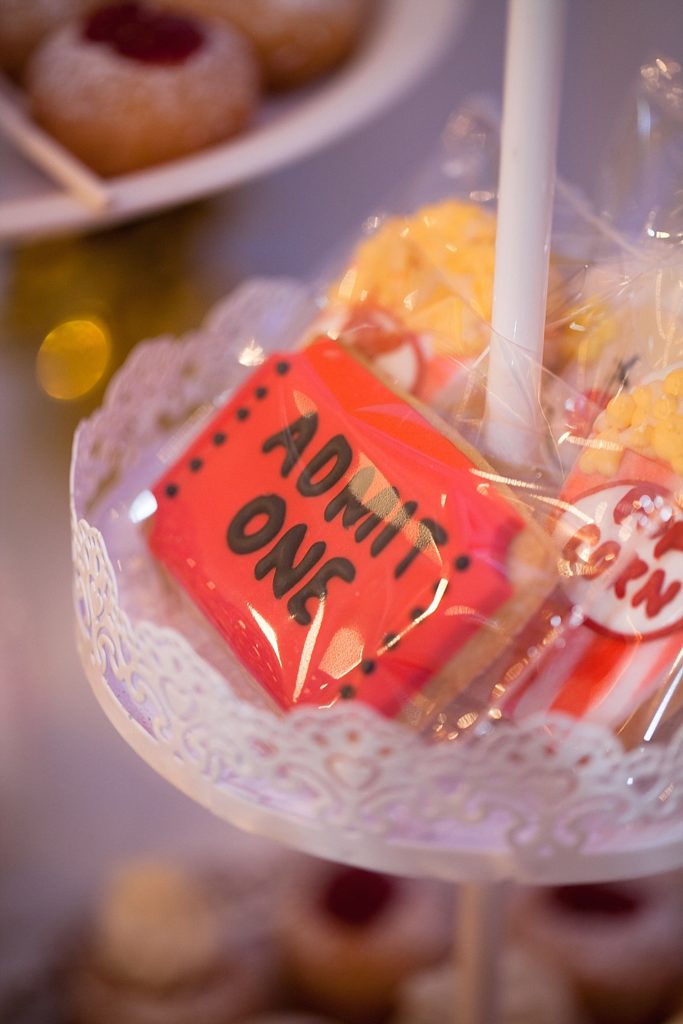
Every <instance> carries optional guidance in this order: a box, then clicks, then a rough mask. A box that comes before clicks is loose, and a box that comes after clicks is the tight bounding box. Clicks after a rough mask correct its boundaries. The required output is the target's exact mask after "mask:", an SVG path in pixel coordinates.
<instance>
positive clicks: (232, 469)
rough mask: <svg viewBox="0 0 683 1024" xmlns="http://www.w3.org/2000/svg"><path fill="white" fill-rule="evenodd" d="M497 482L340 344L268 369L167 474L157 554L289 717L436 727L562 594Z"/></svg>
mask: <svg viewBox="0 0 683 1024" xmlns="http://www.w3.org/2000/svg"><path fill="white" fill-rule="evenodd" d="M491 476H492V474H489V473H487V471H486V467H484V466H483V464H482V463H481V461H480V460H479V458H478V456H476V454H475V453H474V452H472V451H471V450H470V449H469V448H468V447H467V446H466V445H465V443H464V442H462V440H460V439H458V438H456V437H455V435H449V436H446V434H444V433H443V432H442V430H441V429H437V427H436V426H435V424H434V423H433V422H432V421H431V419H430V418H429V414H427V413H426V412H425V411H424V410H422V409H420V408H418V407H416V406H415V405H414V404H412V403H411V402H410V401H408V400H406V399H405V398H403V397H401V396H399V395H398V394H396V393H395V392H394V391H393V390H391V389H390V388H389V387H388V386H387V385H386V384H384V383H383V382H382V381H381V380H379V379H378V378H377V377H375V376H374V374H373V373H371V372H370V371H369V370H368V368H367V367H366V366H365V365H364V364H363V363H361V362H360V361H359V360H358V359H356V358H355V357H354V356H353V355H351V354H350V353H349V352H348V351H346V350H345V349H344V348H343V347H341V346H340V345H338V344H337V343H335V342H334V341H331V340H330V339H327V338H325V339H321V340H319V341H317V342H315V343H314V344H313V345H311V346H309V347H308V348H306V349H304V350H302V351H299V352H296V353H292V354H288V355H276V356H273V357H271V358H270V359H269V360H268V361H267V362H265V363H264V364H263V365H262V366H261V367H260V368H259V369H258V370H257V371H256V372H255V373H254V374H253V375H252V377H251V378H250V380H249V381H248V383H247V384H246V385H245V386H244V387H243V388H242V389H241V390H240V391H239V392H238V393H237V394H236V395H235V396H234V397H233V398H232V400H231V401H230V402H229V403H228V404H227V405H226V406H225V407H224V408H223V409H222V410H221V411H220V412H219V414H218V415H217V416H216V417H215V419H214V420H213V422H212V423H211V424H210V425H209V427H208V428H207V429H206V430H205V431H204V432H203V433H202V435H201V436H200V437H199V438H198V439H197V440H196V441H195V442H194V443H193V444H192V445H191V446H190V448H189V449H188V450H187V452H186V453H185V454H184V455H183V456H182V457H181V458H180V460H179V461H178V462H177V463H176V464H175V465H173V466H172V467H171V468H170V469H169V470H168V472H167V473H165V475H164V476H163V478H162V479H161V480H160V481H159V482H158V483H157V485H156V486H155V488H154V495H155V498H156V501H157V506H158V507H157V511H156V513H155V516H154V521H153V525H152V529H151V532H150V535H149V543H150V545H151V548H152V551H153V552H154V554H155V555H156V556H157V558H158V559H159V560H160V561H161V562H162V563H163V564H164V565H165V566H166V567H167V568H168V570H169V571H170V572H171V574H172V575H173V576H174V577H176V579H177V580H178V581H179V582H180V583H181V584H182V586H183V587H184V588H185V589H186V590H187V592H188V593H189V594H190V595H191V597H192V598H193V599H194V601H195V602H196V604H197V605H198V606H199V607H200V608H201V609H202V611H203V612H204V614H205V615H206V616H207V618H208V619H209V620H210V621H211V622H212V623H213V625H214V626H215V627H216V628H217V629H218V630H219V631H220V633H221V634H222V635H223V636H224V638H225V639H226V641H227V642H228V644H229V645H230V646H231V648H232V649H233V651H234V652H235V653H236V655H237V656H238V657H239V658H240V659H241V660H242V661H243V663H244V664H245V665H246V667H247V668H248V669H249V670H250V672H251V673H252V674H253V676H254V677H255V679H256V680H258V682H259V683H260V684H261V686H262V687H263V688H264V689H265V690H266V691H267V693H268V694H269V695H270V697H271V698H272V700H273V702H274V703H275V704H276V705H277V706H278V707H279V708H281V709H283V710H288V709H290V708H292V707H294V706H296V705H303V704H308V705H315V706H319V707H324V706H329V705H332V704H334V703H336V702H337V701H339V700H354V699H355V700H361V701H364V702H365V703H367V704H370V705H372V706H373V707H374V708H376V709H377V710H379V711H381V712H382V713H384V714H386V715H389V716H401V717H403V718H406V719H408V720H410V721H411V722H413V723H415V724H422V723H423V721H425V720H426V719H428V718H429V717H431V716H432V715H433V714H434V713H435V712H436V711H437V710H438V709H440V708H441V707H443V706H444V705H445V704H447V703H448V701H449V699H450V698H451V697H453V696H455V695H456V694H457V693H459V692H460V691H462V689H463V688H464V687H465V686H466V685H467V684H468V682H470V681H471V680H472V679H474V678H475V677H476V676H477V675H478V674H479V673H480V672H481V671H482V670H483V669H484V668H485V667H486V665H487V664H489V663H490V662H492V661H493V660H494V659H495V658H496V657H497V655H499V654H500V652H501V650H502V648H503V647H504V645H505V644H506V643H507V642H508V641H509V639H510V638H511V636H513V635H514V634H515V633H516V632H518V631H519V630H520V629H521V628H522V626H524V625H525V624H526V623H527V622H528V620H529V618H530V617H531V616H532V615H533V613H534V612H535V611H536V610H537V609H538V607H539V605H540V604H541V603H542V601H543V600H544V598H545V596H546V594H547V593H548V591H549V590H550V589H551V588H552V586H553V584H554V567H555V559H554V549H553V548H552V547H551V545H550V544H549V542H548V541H547V539H546V538H545V537H544V534H543V532H542V531H541V530H540V529H538V528H537V527H536V526H535V525H534V524H533V523H532V522H530V521H529V520H528V518H527V516H526V513H525V512H524V510H523V509H521V508H520V507H519V506H518V505H516V504H515V503H514V501H513V500H512V497H511V495H509V494H508V493H507V492H506V491H505V489H504V488H502V487H497V486H496V485H495V484H494V483H492V481H491Z"/></svg>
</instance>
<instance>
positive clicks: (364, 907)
mask: <svg viewBox="0 0 683 1024" xmlns="http://www.w3.org/2000/svg"><path fill="white" fill-rule="evenodd" d="M395 888H396V887H395V884H394V882H392V880H391V879H390V878H387V877H386V875H378V874H375V873H374V872H372V871H363V869H362V868H341V869H340V870H339V871H338V872H337V873H336V874H335V875H334V877H333V878H332V879H331V881H330V883H329V885H328V887H327V889H326V891H325V893H324V896H323V907H324V909H325V912H326V913H327V914H328V915H329V916H330V917H333V918H335V920H337V921H341V922H342V923H343V924H348V925H352V926H354V927H356V928H361V927H363V926H365V925H369V924H371V923H372V921H374V920H376V919H377V918H378V917H379V916H380V915H381V913H382V911H383V910H384V909H385V907H386V906H387V904H388V903H390V901H391V899H392V898H393V896H394V893H395Z"/></svg>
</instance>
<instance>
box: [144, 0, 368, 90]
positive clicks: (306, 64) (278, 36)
mask: <svg viewBox="0 0 683 1024" xmlns="http://www.w3.org/2000/svg"><path fill="white" fill-rule="evenodd" d="M163 3H164V4H165V5H167V6H171V7H174V8H178V9H179V10H187V11H195V12H196V13H198V14H201V15H202V16H204V17H209V18H215V19H216V20H217V21H222V22H227V23H228V24H229V25H233V26H234V27H236V28H238V29H239V30H240V31H241V32H244V34H245V35H246V36H247V38H248V39H249V40H250V41H251V43H252V45H253V47H254V49H255V51H256V53H257V55H258V58H259V61H260V64H261V69H262V73H263V80H264V83H265V85H266V86H267V87H268V88H270V89H275V90H279V89H291V88H294V87H295V86H298V85H303V84H304V83H306V82H310V81H312V80H313V79H315V78H317V77H318V76H320V75H323V74H325V73H326V72H328V71H331V70H332V69H333V68H335V67H337V66H338V65H339V64H341V63H342V61H344V60H345V59H346V58H347V57H348V56H349V55H350V53H351V52H352V51H353V48H354V46H355V45H356V43H357V42H358V40H359V38H360V36H361V34H362V31H363V28H364V27H365V25H366V23H367V22H368V20H369V18H370V16H371V12H372V8H373V7H374V5H375V0H249V2H248V3H246V2H245V0H163Z"/></svg>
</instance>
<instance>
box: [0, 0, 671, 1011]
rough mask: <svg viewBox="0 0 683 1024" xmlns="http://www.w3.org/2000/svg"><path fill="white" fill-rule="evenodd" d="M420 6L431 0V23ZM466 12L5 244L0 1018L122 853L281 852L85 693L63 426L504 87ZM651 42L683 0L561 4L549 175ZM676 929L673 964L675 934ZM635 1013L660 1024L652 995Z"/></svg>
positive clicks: (0, 335) (402, 174)
mask: <svg viewBox="0 0 683 1024" xmlns="http://www.w3.org/2000/svg"><path fill="white" fill-rule="evenodd" d="M5 2H7V0H0V5H2V4H3V3H5ZM27 2H28V0H27ZM416 2H417V0H416ZM429 9H430V0H421V10H422V12H423V16H424V18H429ZM455 22H456V23H457V24H456V25H454V30H453V31H452V32H451V34H450V36H449V37H447V38H444V40H443V45H442V47H441V50H440V52H438V53H435V54H433V55H432V57H430V60H429V63H428V66H426V67H425V68H424V69H423V71H422V73H421V75H420V77H419V80H418V81H417V82H416V83H415V84H414V85H412V86H411V88H410V89H409V91H408V92H407V93H405V92H404V93H401V94H400V95H398V96H397V97H396V98H395V99H394V100H393V101H392V103H391V104H390V105H389V106H386V107H385V108H384V109H383V110H382V111H381V112H380V113H378V114H377V115H376V116H375V117H374V118H373V119H372V120H371V121H370V122H369V123H365V124H363V125H362V126H360V127H358V128H353V127H352V128H350V129H349V130H348V131H347V132H346V133H345V134H344V136H343V137H342V138H339V139H337V140H335V141H333V142H331V143H329V144H327V145H325V146H324V148H322V149H319V150H317V151H314V152H312V153H311V154H309V155H307V156H305V157H304V158H302V159H301V160H299V161H297V162H295V163H292V164H290V165H288V166H285V167H282V168H281V169H278V170H275V171H273V172H272V173H270V174H267V175H264V176H260V177H258V178H255V179H254V180H247V181H245V182H244V183H242V184H240V185H237V186H235V187H233V188H231V189H230V190H228V191H225V192H224V193H219V194H216V195H212V196H210V197H207V198H206V199H202V200H200V201H196V202H193V203H191V204H188V205H184V206H179V207H174V208H170V209H167V210H165V211H163V212H161V213H156V214H154V215H152V216H149V217H142V218H139V219H136V220H133V221H132V222H130V223H125V224H122V225H119V226H113V227H110V228H106V229H102V230H94V231H92V232H88V233H84V234H69V233H65V234H62V235H59V236H57V237H51V238H48V239H41V238H39V237H32V238H30V239H29V238H14V239H11V240H6V241H4V242H0V488H1V494H2V504H1V509H2V511H1V512H0V524H1V528H0V1020H1V1021H3V1024H4V1021H7V1022H11V1021H13V1020H21V1019H26V1020H28V1019H30V1018H29V1016H26V1017H22V1016H21V1015H22V1014H28V1013H29V1010H28V1009H27V1006H28V1002H22V1001H21V1000H15V1001H14V1002H11V1001H7V1002H5V1003H4V1004H3V996H2V988H1V985H2V983H1V978H2V974H3V963H4V966H5V967H6V968H7V970H8V974H7V975H6V977H9V973H10V971H9V968H10V966H11V970H12V971H16V972H18V973H17V974H16V976H17V977H18V976H21V978H22V979H23V980H22V981H21V985H24V986H25V987H26V986H27V987H28V988H29V989H31V988H32V987H34V983H33V982H32V981H28V982H27V981H26V978H28V977H29V976H30V971H32V970H34V969H35V970H36V971H38V973H39V968H38V967H36V966H35V965H36V964H38V962H39V961H40V956H39V955H38V953H35V951H36V950H39V951H44V950H45V947H47V948H48V951H49V953H50V957H51V956H52V954H53V953H54V952H55V949H56V948H57V947H58V946H59V943H60V941H61V940H60V939H59V936H61V935H64V934H66V931H65V929H67V928H71V927H72V926H73V923H74V922H77V921H78V920H79V919H81V916H82V915H83V914H84V913H89V912H91V911H92V908H93V906H94V905H95V904H96V903H97V900H98V899H99V898H100V894H101V892H102V885H103V883H104V880H105V879H106V878H107V877H108V876H109V873H110V871H111V870H112V868H114V867H116V866H117V865H119V866H120V865H121V864H125V863H126V862H128V861H129V860H130V859H131V858H138V857H140V856H143V855H144V856H153V857H154V858H160V857H163V858H168V857H171V858H176V857H177V858H180V859H181V860H186V859H187V858H196V857H199V858H201V859H202V860H203V861H210V862H212V863H213V864H223V865H229V864H233V863H240V864H244V863H246V862H247V861H249V860H250V859H251V858H253V857H257V858H259V857H260V858H262V863H263V864H264V865H266V867H264V869H263V870H264V876H263V877H264V878H265V877H270V875H271V874H272V871H276V870H277V869H275V868H272V869H271V868H270V867H268V865H271V863H275V862H277V859H278V857H279V856H280V854H279V852H278V851H277V850H276V849H275V848H274V847H273V846H272V844H270V843H268V842H266V841H265V840H263V841H261V840H258V839H257V838H254V837H246V836H244V835H242V834H241V833H239V832H237V831H236V830H234V829H233V828H231V827H230V826H228V825H226V824H225V823H223V822H220V821H218V820H215V819H214V818H212V817H211V815H210V814H208V813H207V812H206V811H204V810H203V809H202V808H200V807H198V806H196V805H194V804H193V803H192V802H190V801H189V800H188V799H186V798H185V797H183V796H182V795H181V794H179V793H177V792H176V791H174V790H173V789H172V788H171V787H170V786H169V785H168V784H167V783H166V782H164V781H163V780H162V779H160V778H158V777H157V776H156V775H155V774H154V773H153V772H152V771H151V770H150V769H149V768H147V767H146V765H144V764H143V763H142V762H141V761H139V760H138V759H137V758H136V756H135V755H134V754H133V753H132V752H131V751H130V750H129V749H128V748H127V746H126V745H125V744H124V743H123V741H122V740H121V739H119V737H118V736H117V735H116V734H115V732H114V730H113V729H112V728H111V727H110V726H109V724H108V722H107V721H106V719H105V717H104V715H103V714H102V712H101V711H100V710H99V708H98V707H97V705H96V703H95V700H94V699H93V697H92V695H91V693H90V691H89V688H88V686H87V683H86V681H85V678H84V675H83V672H82V671H81V668H80V665H79V663H78V660H77V657H76V653H75V646H74V640H73V635H74V629H73V625H72V610H71V593H70V550H69V524H68V466H69V457H70V446H71V439H72V434H73V431H74V428H75V426H76V424H77V423H78V421H79V420H80V419H81V418H82V417H83V416H85V415H87V414H88V413H89V412H90V411H91V410H92V409H94V408H95V407H96V406H97V405H98V404H99V402H100V401H101V399H102V394H103V390H104V387H105V386H106V383H107V380H108V379H109V378H110V376H111V374H112V372H113V371H114V370H115V369H116V367H117V366H118V365H120V364H121V362H122V361H123V360H124V359H125V357H126V355H127V354H128V352H129V351H130V350H131V349H132V348H133V347H134V346H135V344H136V343H137V342H138V341H140V340H141V339H144V338H149V337H154V336H156V335H158V334H161V333H164V332H170V333H173V334H182V333H183V332H184V331H187V330H189V329H191V328H192V327H193V326H195V325H197V324H199V323H200V322H201V320H202V318H203V316H204V315H205V313H206V312H207V311H208V310H209V309H210V308H211V306H212V305H213V304H214V303H215V302H216V301H217V300H218V299H220V298H221V297H222V296H224V295H226V294H227V293H228V292H229V291H230V290H231V289H232V288H234V287H235V285H237V284H238V283H240V282H241V281H243V280H245V279H247V278H249V277H252V276H255V275H258V276H262V275H266V276H269V275H293V276H295V277H298V278H302V279H310V278H314V277H315V276H316V275H317V273H319V269H320V267H321V266H322V265H323V264H324V263H325V261H327V260H328V259H329V258H330V254H331V253H333V252H334V249H335V246H337V245H338V244H339V242H340V239H343V238H345V237H347V236H348V232H349V230H350V229H353V227H354V226H358V227H360V225H361V224H362V222H363V221H364V219H365V218H366V217H367V216H368V215H370V214H372V213H373V212H375V211H377V210H381V209H382V208H383V206H384V205H385V204H386V202H387V197H388V196H390V195H392V194H394V193H395V191H396V189H397V188H398V187H399V186H400V185H401V183H402V182H403V181H405V182H407V181H409V180H410V178H411V176H412V175H413V174H414V173H415V172H416V171H417V169H418V168H419V167H420V166H421V164H422V162H423V161H424V159H425V156H426V155H427V154H428V153H429V152H430V151H433V150H434V148H435V146H436V145H437V143H438V138H439V135H440V132H441V131H442V129H443V127H444V125H445V123H446V121H447V119H448V116H449V114H450V113H451V112H452V111H453V110H454V109H455V108H457V106H458V105H459V104H460V103H461V102H462V101H463V100H464V99H465V98H466V97H468V96H470V95H471V94H474V93H483V94H486V95H488V96H490V97H492V99H493V100H494V101H498V100H499V99H500V91H501V82H502V67H503V46H504V28H505V4H504V2H503V0H471V3H470V5H469V9H468V11H467V13H466V16H465V17H464V18H463V19H462V21H459V19H455ZM657 54H661V55H663V56H666V57H671V58H673V59H679V60H683V10H682V8H681V4H680V0H656V2H652V0H628V2H627V3H624V2H623V0H599V2H595V0H570V3H569V18H568V32H567V50H566V68H565V75H564V94H563V105H562V115H561V130H560V147H559V169H560V172H561V173H562V175H563V176H564V177H565V178H566V179H567V180H568V181H570V182H571V183H573V184H575V185H576V186H578V187H580V188H581V189H583V190H584V191H585V192H586V194H587V195H588V196H594V195H595V190H596V176H597V169H598V163H599V159H600V157H601V153H602V152H603V146H604V142H605V140H606V139H607V138H609V137H610V135H611V133H612V131H613V128H614V125H615V123H616V121H617V120H618V118H619V116H620V114H621V112H622V110H623V109H624V105H625V103H627V101H628V97H629V95H630V94H631V93H632V90H633V88H634V84H635V81H636V79H637V76H638V69H639V67H640V65H641V64H643V63H644V62H645V61H647V60H650V59H651V58H652V57H653V56H654V55H657ZM395 57H396V61H397V62H398V63H399V64H400V61H401V54H400V53H396V55H395ZM1 227H2V225H1V224H0V228H1ZM80 319H84V320H87V321H89V322H91V323H94V324H95V325H97V330H98V331H99V332H100V333H99V334H98V333H97V331H96V333H95V336H94V337H92V338H90V339H89V342H88V344H89V345H90V347H91V348H90V351H91V352H92V353H94V354H92V359H91V362H89V363H88V364H87V366H84V365H83V364H81V365H79V367H78V368H77V369H76V370H74V368H73V367H72V368H71V371H70V374H71V375H70V376H69V375H67V379H66V381H65V379H64V378H61V377H60V376H59V373H58V372H57V371H55V369H54V364H53V363H52V362H51V359H50V351H51V349H50V341H49V338H50V334H51V332H53V330H54V329H55V328H56V327H58V325H60V324H63V323H64V322H65V321H72V320H80ZM46 339H48V341H47V342H46ZM46 345H47V347H46ZM52 346H53V348H54V347H55V346H57V347H58V346H59V337H58V336H57V337H55V336H54V335H53V336H52ZM70 389H71V390H70ZM260 863H261V862H260ZM672 885H673V883H672ZM676 885H677V886H678V889H680V888H681V886H680V882H676ZM678 889H676V891H677V892H678ZM679 895H680V894H679ZM678 898H679V897H677V899H678ZM624 899H626V897H624ZM631 909H633V908H631ZM627 911H628V907H626V906H625V905H624V906H617V904H614V905H613V906H612V909H611V910H610V913H612V912H613V913H614V916H615V917H620V918H621V919H622V920H627ZM677 913H678V911H677ZM679 919H680V914H679ZM671 935H672V936H674V938H671V939H670V941H669V945H671V943H675V942H679V945H678V947H677V948H678V957H679V959H680V961H681V967H683V942H681V934H680V931H679V932H675V931H674V932H672V933H671ZM54 936H57V938H54ZM10 950H12V954H11V955H10ZM17 950H20V951H28V950H32V951H34V952H32V953H30V954H29V953H28V952H25V953H24V952H22V956H25V959H24V960H23V961H22V963H23V964H24V966H23V967H17V966H16V962H18V960H20V959H21V957H17V956H16V955H15V954H16V951H17ZM34 954H35V957H34ZM624 955H625V954H624ZM32 957H34V959H32ZM50 957H48V959H50ZM3 958H4V960H3ZM29 962H30V963H31V965H32V966H31V967H30V970H29V968H27V967H26V966H25V965H26V964H27V963H29ZM21 971H25V973H24V974H21ZM12 976H13V977H15V975H14V974H13V975H12ZM37 976H38V975H37V974H36V977H37ZM21 985H18V988H21ZM37 985H38V983H37V982H36V983H35V986H36V989H37ZM17 990H18V989H17ZM15 994H16V992H15ZM680 997H681V1000H682V1001H683V981H681V985H680ZM3 1007H4V1008H3ZM34 1010H35V1008H34ZM32 1012H33V1011H32ZM36 1012H38V1011H36ZM52 1012H53V1008H51V1009H50V1010H49V1011H48V1010H47V1009H45V1007H43V1008H42V1009H40V1011H39V1016H36V1017H35V1018H34V1019H41V1017H40V1015H41V1014H42V1019H44V1020H45V1021H46V1022H47V1021H48V1020H49V1016H48V1014H49V1013H52ZM415 1012H416V1013H417V1011H415ZM645 1012H647V1013H650V1019H653V1020H654V1019H659V1020H662V1019H663V1017H662V1014H661V1012H660V1011H659V1010H658V1011H657V1012H658V1013H659V1016H653V1015H652V1014H653V1012H654V1011H653V1010H652V1006H651V1005H649V1006H648V1008H647V1009H646V1011H645ZM3 1013H4V1016H3ZM55 1019H56V1018H55ZM207 1019H208V1018H207ZM413 1019H415V1020H417V1019H418V1018H417V1016H415V1017H414V1018H413ZM425 1019H427V1018H425ZM520 1019H521V1018H520ZM547 1019H548V1022H549V1024H550V1020H551V1018H550V1017H548V1018H547ZM611 1019H613V1020H615V1021H616V1020H617V1019H619V1020H626V1019H627V1017H626V1016H625V1015H624V1016H619V1017H616V1016H613V1017H612V1018H611ZM628 1019H631V1018H628ZM633 1019H634V1020H635V1019H636V1017H634V1018H633ZM637 1019H643V1020H645V1019H646V1018H645V1017H644V1016H643V1017H642V1018H637ZM559 1020H560V1017H559V1016H556V1017H555V1018H554V1021H559Z"/></svg>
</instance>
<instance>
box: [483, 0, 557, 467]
mask: <svg viewBox="0 0 683 1024" xmlns="http://www.w3.org/2000/svg"><path fill="white" fill-rule="evenodd" d="M564 20H565V0H510V3H509V7H508V29H507V33H508V34H507V52H506V64H505V86H504V101H503V128H502V140H501V160H500V175H499V190H498V191H499V198H498V230H497V236H496V264H495V278H494V295H493V317H492V328H493V330H492V337H491V350H490V358H489V370H488V388H487V391H488V397H487V406H486V419H485V427H486V444H487V447H488V448H489V449H490V452H491V454H492V455H493V456H494V457H496V456H497V457H498V458H499V459H501V460H503V461H504V462H506V463H508V464H511V465H520V464H522V463H528V461H529V459H532V458H533V456H534V453H535V449H536V440H537V437H538V425H539V405H538V396H539V388H540V372H541V362H542V356H543V333H544V325H545V307H546V296H547V290H548V262H549V256H550V229H551V221H552V208H553V193H554V183H555V157H556V148H557V131H558V120H559V107H560V92H561V79H562V52H563V36H564ZM509 342H513V345H510V344H509Z"/></svg>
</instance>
